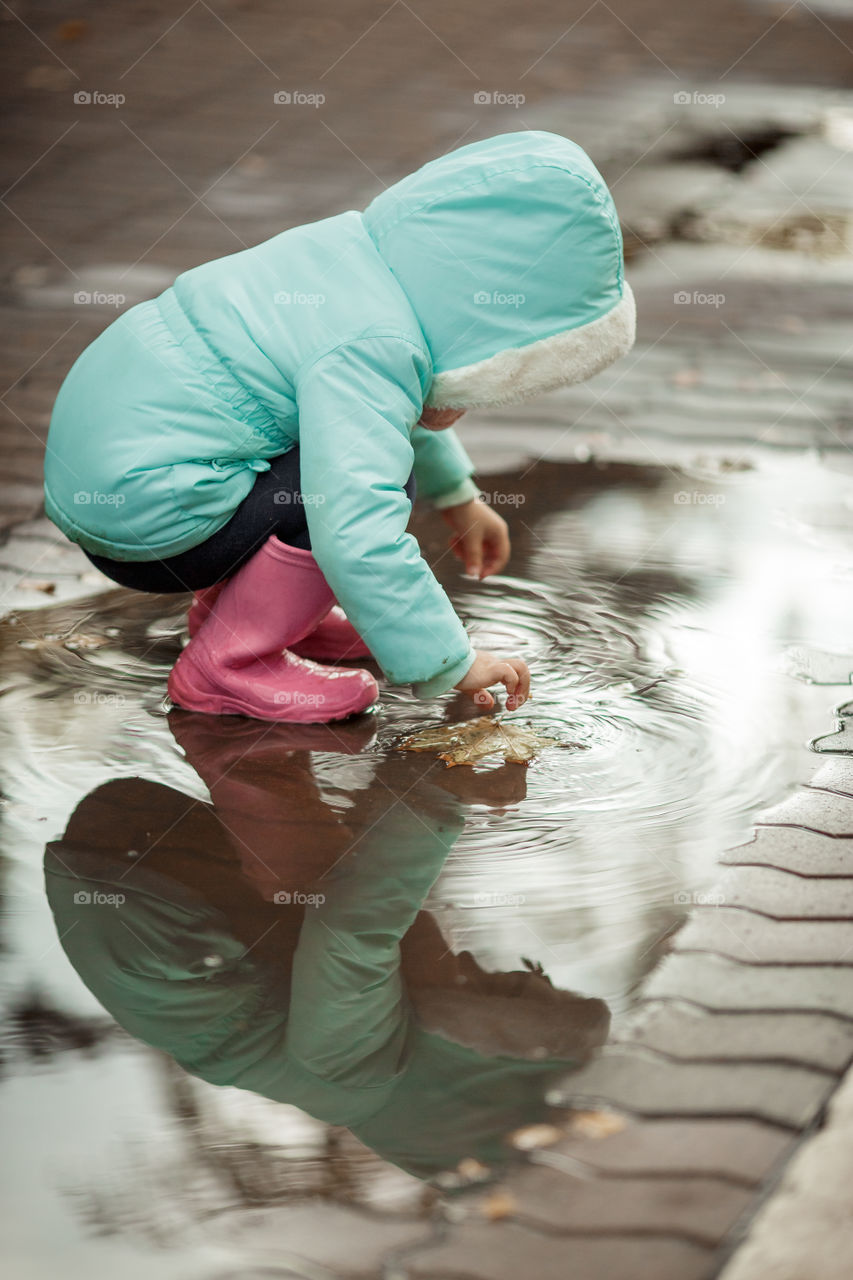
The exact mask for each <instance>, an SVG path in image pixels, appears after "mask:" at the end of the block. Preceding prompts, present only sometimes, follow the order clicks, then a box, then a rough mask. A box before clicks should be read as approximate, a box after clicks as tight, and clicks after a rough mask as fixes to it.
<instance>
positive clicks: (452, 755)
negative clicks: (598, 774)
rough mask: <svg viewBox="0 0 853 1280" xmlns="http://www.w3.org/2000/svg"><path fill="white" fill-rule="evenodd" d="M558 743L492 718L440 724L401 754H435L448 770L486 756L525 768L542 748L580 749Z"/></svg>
mask: <svg viewBox="0 0 853 1280" xmlns="http://www.w3.org/2000/svg"><path fill="white" fill-rule="evenodd" d="M580 745H581V744H580V743H565V742H560V741H559V740H558V739H557V738H550V737H548V736H546V734H544V733H539V731H538V730H536V729H534V728H532V727H531V725H530V724H529V723H521V722H519V721H510V722H509V723H503V722H502V721H501V720H499V719H497V718H496V717H495V716H479V717H478V718H477V719H476V720H464V721H463V722H462V724H442V725H437V726H436V727H435V728H434V729H424V730H423V731H422V732H421V733H415V734H413V735H412V736H411V737H410V738H406V740H405V742H402V743H401V744H400V748H399V749H400V751H434V752H435V754H436V755H437V756H438V758H439V760H445V761H446V762H447V765H448V767H450V766H452V765H455V764H478V763H479V762H480V761H481V760H485V759H486V758H487V757H488V756H503V758H504V760H505V761H506V762H507V763H508V764H528V763H529V761H531V760H532V759H533V757H534V756H535V755H537V754H538V752H540V751H541V750H542V748H543V747H564V746H580Z"/></svg>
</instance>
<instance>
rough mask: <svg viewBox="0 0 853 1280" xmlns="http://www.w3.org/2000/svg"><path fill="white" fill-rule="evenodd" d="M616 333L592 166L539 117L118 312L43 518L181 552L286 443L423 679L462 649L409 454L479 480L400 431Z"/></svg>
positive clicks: (117, 544) (605, 350)
mask: <svg viewBox="0 0 853 1280" xmlns="http://www.w3.org/2000/svg"><path fill="white" fill-rule="evenodd" d="M633 336H634V310H633V300H632V297H631V293H630V289H629V288H628V286H627V285H626V283H625V281H624V277H623V262H622V241H621V235H620V231H619V224H618V220H617V217H616V212H615V209H614V207H613V202H612V200H611V198H610V195H609V193H608V191H607V188H606V187H605V185H604V182H603V180H602V179H601V177H600V175H599V174H598V173H597V171H596V170H595V168H594V167H593V165H592V163H591V162H590V160H589V159H588V157H587V156H586V155H585V154H584V152H583V151H581V150H580V148H579V147H577V146H575V145H574V144H573V143H571V142H569V141H567V140H566V139H565V138H561V137H558V136H557V135H555V134H549V133H537V132H525V133H512V134H503V135H499V136H498V137H495V138H490V139H488V140H486V141H484V142H477V143H473V144H471V145H469V146H465V147H462V148H460V149H459V150H457V151H453V152H451V153H449V154H448V155H445V156H442V157H441V158H440V159H438V160H434V161H432V162H431V163H430V164H427V165H425V166H424V167H423V168H422V169H419V170H418V171H417V172H416V173H414V174H412V175H410V176H409V177H407V178H405V179H403V180H402V181H401V182H398V183H396V184H395V185H394V186H392V187H390V188H389V189H388V190H387V191H385V192H383V193H382V194H381V195H379V196H378V197H377V198H376V199H375V200H374V201H373V202H372V203H371V204H370V205H369V206H368V208H367V209H366V210H365V212H364V213H361V212H358V211H356V210H351V211H349V212H347V213H342V214H338V215H337V216H335V217H332V218H327V219H325V220H324V221H321V222H317V223H312V224H309V225H306V226H300V227H294V228H292V229H291V230H288V231H285V232H283V233H282V234H281V235H278V236H275V237H274V238H273V239H271V240H268V241H266V242H265V243H263V244H260V245H257V246H256V247H255V248H252V249H247V250H245V251H244V252H241V253H236V254H234V255H232V256H230V257H226V258H221V259H218V260H216V261H214V262H209V263H207V264H205V265H203V266H200V267H196V268H194V269H193V270H191V271H187V272H185V273H184V274H183V275H181V276H179V277H178V279H177V280H176V281H175V284H174V285H173V286H172V287H171V288H170V289H167V290H166V292H165V293H163V294H161V296H160V297H159V298H156V299H154V300H152V301H150V302H144V303H142V304H140V305H139V306H136V307H133V308H132V309H131V310H129V311H127V312H126V313H125V314H124V315H122V316H120V317H119V318H118V319H117V320H116V321H115V322H114V323H113V324H112V325H110V326H109V328H108V329H107V330H106V331H105V332H104V333H102V334H101V335H100V337H98V338H97V339H96V340H95V341H94V342H93V343H92V344H91V346H90V347H88V348H87V350H86V351H84V352H83V354H82V356H81V357H80V358H79V360H78V361H77V362H76V364H75V365H74V367H73V368H72V369H71V371H70V373H69V374H68V377H67V378H66V380H65V383H64V384H63V386H62V388H61V390H60V392H59V396H58V398H57V401H56V405H55V408H54V412H53V418H52V421H51V427H50V436H49V440H48V449H47V457H46V462H45V497H46V509H47V513H48V515H49V516H50V518H51V519H52V520H54V521H55V522H56V524H58V525H59V527H60V528H61V529H62V530H63V531H64V532H65V533H66V534H67V535H68V536H69V537H70V538H71V539H72V540H74V541H76V542H79V543H80V544H81V545H82V546H83V547H85V548H86V549H87V550H89V551H93V552H97V553H100V554H101V555H106V556H109V557H112V558H114V559H120V560H150V559H155V558H157V557H168V556H171V555H176V554H177V553H179V552H181V551H184V550H186V549H188V548H189V547H192V546H196V545H197V544H199V543H201V542H203V541H204V540H205V539H206V538H207V537H209V536H210V535H211V534H212V533H214V532H215V531H216V530H217V529H219V528H220V527H221V526H222V525H223V524H225V522H226V521H227V520H228V519H229V517H230V516H231V514H232V513H233V512H234V510H235V509H236V507H237V506H238V505H239V504H240V502H241V501H242V500H243V498H245V497H246V495H247V494H248V492H249V490H250V489H251V487H252V484H253V482H254V479H255V475H256V473H257V472H259V471H264V470H266V469H267V468H268V466H269V461H268V460H269V459H270V458H272V457H275V456H277V455H279V454H281V453H284V452H286V451H287V450H288V449H289V448H291V447H292V446H293V445H295V444H297V443H298V444H299V447H300V451H301V452H300V465H301V475H302V489H303V493H304V495H305V501H306V504H307V511H306V513H307V518H308V525H309V530H310V535H311V543H312V548H313V550H314V554H315V556H316V558H317V560H318V562H319V564H320V567H321V568H322V570H323V572H324V574H325V575H326V577H327V579H328V581H329V583H330V585H331V587H332V589H333V591H334V592H335V595H336V596H337V598H338V600H339V601H340V603H341V604H342V605H343V607H344V609H345V610H346V612H347V614H348V616H349V617H350V619H351V620H352V622H353V623H354V625H355V626H356V628H357V629H358V631H359V632H360V633H361V635H362V636H364V638H365V640H366V641H367V643H368V644H369V645H370V648H371V651H372V652H373V654H374V655H375V656H376V658H377V660H378V661H379V663H380V665H381V666H382V668H383V670H384V671H385V674H386V675H387V677H388V679H389V680H390V681H392V683H396V684H406V683H410V682H411V683H416V684H423V685H424V687H423V688H422V689H418V692H422V693H425V694H429V693H434V692H440V691H442V690H443V689H449V688H450V687H451V686H452V685H453V684H454V683H455V682H456V680H458V679H460V678H461V676H462V675H463V674H464V672H465V671H466V670H467V669H468V666H470V663H471V660H472V651H471V647H470V644H469V642H468V639H467V636H466V633H465V631H464V629H463V627H462V625H461V623H460V622H459V620H458V619H457V618H456V615H455V614H454V612H453V610H452V608H451V606H450V603H449V601H448V599H447V597H446V595H445V594H444V592H443V591H442V589H441V588H440V587H439V585H438V583H437V582H436V580H435V578H434V577H433V575H432V573H431V572H430V570H429V568H428V566H427V565H426V563H425V562H424V560H423V559H422V558H421V556H420V553H419V549H418V546H417V543H416V542H415V540H414V539H413V538H412V537H411V536H410V535H408V534H407V533H406V524H407V520H408V516H409V504H408V500H407V498H406V495H405V493H404V490H403V486H404V484H405V481H406V479H407V477H408V475H409V472H410V470H411V469H412V467H413V466H414V470H415V474H416V478H417V480H418V484H419V487H420V491H421V493H423V494H424V495H425V496H426V497H431V498H434V499H436V500H437V501H438V503H439V505H445V506H446V505H450V504H451V503H453V502H459V501H463V500H465V499H467V498H470V497H472V496H474V494H475V493H476V488H475V486H474V484H473V481H472V480H471V470H472V468H471V463H470V460H469V459H468V457H467V455H466V454H465V452H464V450H463V449H462V446H461V445H460V443H459V441H458V439H457V438H456V436H455V435H454V433H453V432H452V431H446V432H443V433H438V434H435V433H430V432H428V431H426V430H425V429H424V428H423V427H419V426H417V425H416V424H417V422H418V419H419V417H420V415H421V411H422V407H423V405H424V403H425V402H427V403H430V404H434V405H439V406H452V407H461V408H467V407H472V406H477V405H480V406H488V405H495V404H502V403H510V402H513V401H518V400H522V399H525V398H527V397H530V396H532V395H535V394H537V393H539V392H541V391H547V390H551V389H553V388H554V387H558V386H561V385H564V384H567V383H571V382H578V381H581V380H583V379H585V378H588V377H590V376H591V375H592V374H594V373H596V372H598V371H599V370H600V369H602V368H604V367H605V366H606V365H608V364H610V363H611V362H612V361H613V360H615V359H616V358H617V357H618V356H619V355H621V354H623V353H624V352H625V351H626V350H627V349H628V348H629V347H630V345H631V343H632V341H633ZM430 681H432V683H431V684H428V683H427V682H430Z"/></svg>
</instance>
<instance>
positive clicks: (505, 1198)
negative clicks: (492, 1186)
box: [480, 1191, 518, 1222]
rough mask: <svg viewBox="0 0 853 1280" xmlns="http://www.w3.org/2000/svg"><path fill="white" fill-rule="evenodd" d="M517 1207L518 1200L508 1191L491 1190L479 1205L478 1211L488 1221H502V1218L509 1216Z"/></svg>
mask: <svg viewBox="0 0 853 1280" xmlns="http://www.w3.org/2000/svg"><path fill="white" fill-rule="evenodd" d="M517 1209H518V1202H517V1200H516V1199H515V1196H513V1195H511V1194H510V1192H509V1191H493V1192H492V1193H491V1195H488V1196H486V1197H485V1198H484V1200H483V1202H482V1204H481V1205H480V1212H481V1213H482V1214H483V1217H484V1218H487V1219H488V1221H489V1222H502V1221H503V1220H504V1218H511V1217H512V1216H513V1214H514V1213H515V1212H516V1211H517Z"/></svg>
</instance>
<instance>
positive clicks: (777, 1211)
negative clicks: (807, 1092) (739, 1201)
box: [722, 1076, 853, 1280]
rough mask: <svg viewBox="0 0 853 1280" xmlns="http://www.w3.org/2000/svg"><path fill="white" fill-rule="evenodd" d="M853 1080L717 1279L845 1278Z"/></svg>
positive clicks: (851, 1236) (852, 1236)
mask: <svg viewBox="0 0 853 1280" xmlns="http://www.w3.org/2000/svg"><path fill="white" fill-rule="evenodd" d="M851 1179H853V1076H848V1077H847V1079H846V1080H845V1082H844V1083H843V1084H842V1086H841V1087H840V1089H839V1091H838V1093H837V1094H836V1095H835V1097H834V1098H833V1099H832V1102H831V1104H830V1106H829V1113H828V1116H827V1118H826V1120H825V1122H824V1124H823V1126H822V1127H821V1128H820V1129H819V1130H818V1131H817V1133H815V1134H814V1135H813V1136H812V1137H811V1138H810V1139H809V1140H808V1141H807V1142H805V1143H804V1144H803V1145H802V1146H801V1147H800V1149H799V1150H798V1151H797V1153H796V1155H795V1156H794V1159H793V1160H792V1161H791V1164H790V1166H789V1167H788V1168H787V1169H786V1170H785V1173H784V1176H783V1178H782V1180H781V1183H780V1185H779V1187H778V1190H777V1191H776V1192H775V1193H774V1195H773V1196H772V1197H771V1198H770V1199H769V1200H768V1201H767V1203H766V1204H765V1205H764V1206H763V1208H762V1209H761V1210H760V1212H759V1214H758V1215H757V1217H756V1219H755V1221H754V1223H753V1224H752V1226H751V1229H750V1232H749V1234H748V1236H747V1238H746V1240H745V1242H744V1243H743V1245H742V1246H741V1247H740V1248H739V1249H738V1250H737V1252H736V1253H735V1254H734V1256H733V1257H732V1259H731V1262H730V1263H729V1265H728V1266H727V1267H726V1269H725V1270H724V1271H723V1273H722V1280H849V1277H850V1272H851V1263H850V1258H851V1249H852V1248H853V1231H852V1230H851V1215H850V1183H851Z"/></svg>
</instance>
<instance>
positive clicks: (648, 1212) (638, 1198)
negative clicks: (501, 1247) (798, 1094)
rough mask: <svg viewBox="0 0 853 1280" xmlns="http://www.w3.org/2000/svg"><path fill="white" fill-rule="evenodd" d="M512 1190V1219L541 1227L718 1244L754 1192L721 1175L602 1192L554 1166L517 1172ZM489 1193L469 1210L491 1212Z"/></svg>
mask: <svg viewBox="0 0 853 1280" xmlns="http://www.w3.org/2000/svg"><path fill="white" fill-rule="evenodd" d="M507 1189H508V1191H509V1193H510V1195H511V1197H512V1200H513V1204H514V1207H513V1208H512V1210H511V1212H510V1216H511V1217H512V1218H515V1219H518V1220H519V1221H523V1222H524V1223H525V1224H526V1225H528V1226H534V1227H536V1228H542V1227H547V1228H548V1229H550V1230H551V1231H560V1232H566V1233H567V1234H576V1233H580V1234H596V1233H601V1234H605V1233H607V1234H609V1233H611V1232H612V1233H614V1234H620V1235H621V1234H628V1233H631V1234H634V1233H651V1234H653V1235H665V1236H673V1237H675V1238H680V1239H690V1240H692V1241H694V1242H695V1243H697V1244H706V1245H713V1244H718V1243H719V1241H720V1240H721V1238H722V1237H723V1236H724V1235H725V1234H726V1232H727V1231H729V1230H730V1228H731V1226H732V1224H733V1223H734V1222H735V1221H736V1219H737V1218H738V1217H739V1216H740V1215H741V1214H742V1213H743V1212H744V1211H745V1210H746V1208H747V1206H748V1205H749V1203H750V1201H751V1199H752V1197H753V1191H752V1190H751V1189H749V1188H744V1187H736V1186H733V1185H732V1184H731V1183H729V1182H727V1181H724V1180H722V1179H717V1178H709V1177H697V1178H680V1177H677V1176H675V1177H669V1178H664V1177H661V1178H620V1179H618V1180H614V1181H611V1183H610V1184H609V1185H608V1188H607V1194H606V1195H602V1189H601V1186H600V1184H599V1183H597V1182H590V1181H585V1180H583V1179H579V1178H573V1177H571V1175H570V1174H567V1173H565V1172H563V1171H560V1170H559V1169H558V1168H555V1166H554V1165H553V1164H551V1165H546V1166H536V1165H531V1166H529V1167H527V1168H526V1169H523V1170H521V1171H520V1172H518V1173H516V1174H515V1175H514V1176H513V1177H512V1178H511V1179H510V1180H509V1182H508V1184H507ZM489 1204H490V1198H489V1193H488V1192H487V1193H484V1195H483V1196H482V1197H480V1198H478V1199H476V1200H474V1201H473V1202H472V1204H471V1206H470V1207H469V1209H468V1212H469V1213H471V1214H473V1215H474V1216H478V1215H479V1216H481V1217H482V1216H488V1213H489Z"/></svg>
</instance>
